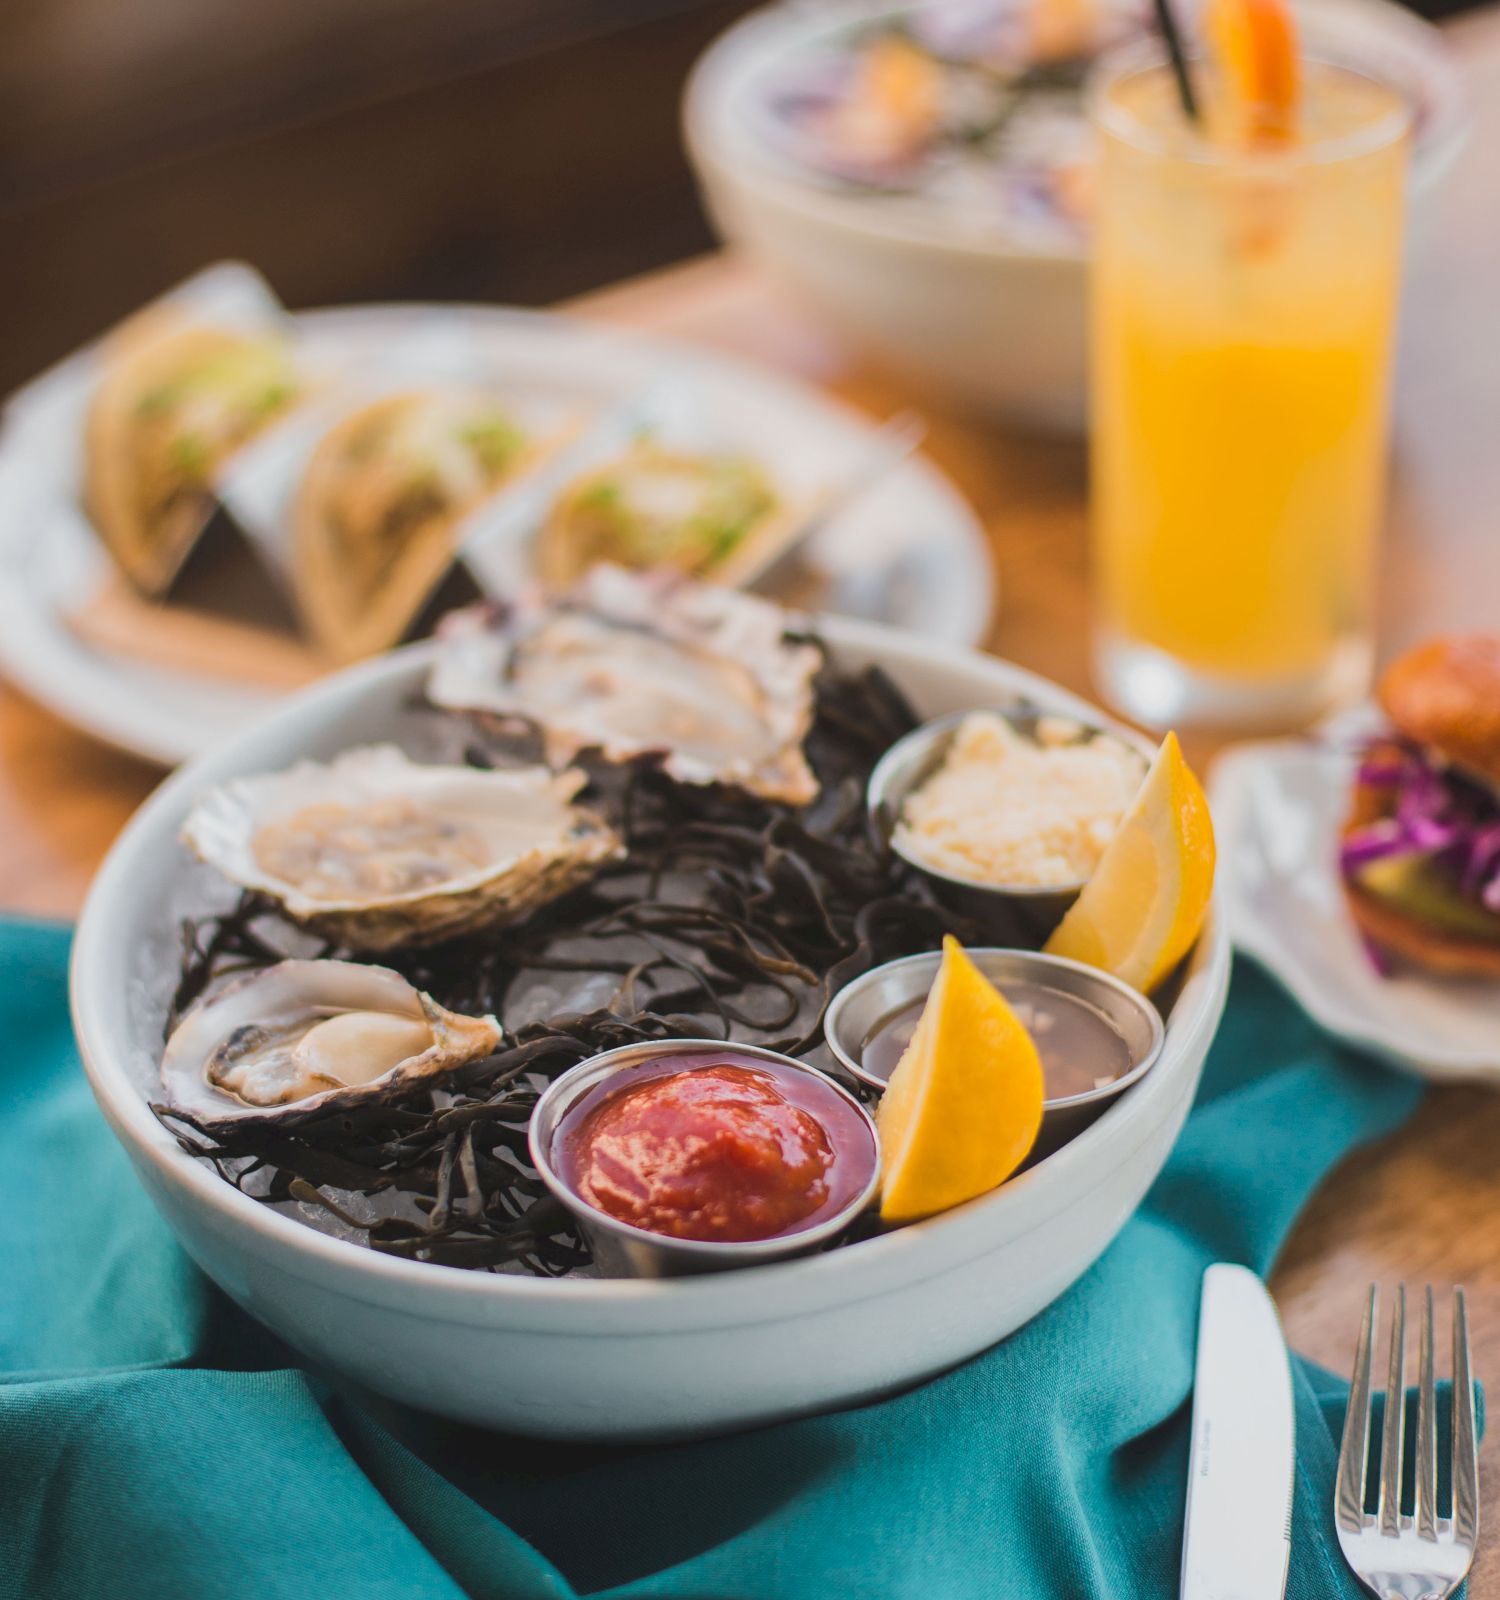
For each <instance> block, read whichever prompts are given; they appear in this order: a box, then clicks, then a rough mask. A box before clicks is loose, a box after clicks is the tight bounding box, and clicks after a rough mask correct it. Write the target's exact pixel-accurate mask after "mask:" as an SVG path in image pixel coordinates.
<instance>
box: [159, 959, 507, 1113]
mask: <svg viewBox="0 0 1500 1600" xmlns="http://www.w3.org/2000/svg"><path fill="white" fill-rule="evenodd" d="M499 1043H500V1024H499V1023H498V1022H496V1021H495V1019H494V1018H493V1017H468V1016H463V1015H461V1014H460V1013H458V1012H455V1011H449V1010H447V1009H446V1008H445V1007H443V1006H440V1005H439V1004H438V1003H437V1001H435V1000H434V999H433V998H432V997H431V995H427V994H423V993H422V992H421V990H419V989H415V988H413V987H412V985H411V984H409V983H408V982H407V981H406V979H405V978H403V977H402V976H401V975H400V973H398V972H392V971H391V970H390V968H388V967H373V966H365V965H364V964H362V963H361V962H357V961H280V962H277V963H276V965H275V966H271V967H263V968H261V969H260V970H259V971H258V972H253V973H251V974H250V975H249V976H248V977H244V978H240V979H237V980H236V981H235V982H233V983H230V984H228V985H226V986H225V987H224V988H222V989H220V990H218V991H217V992H216V993H214V994H211V995H209V996H208V997H207V998H206V999H204V1000H201V1001H200V1002H199V1003H198V1004H197V1005H196V1006H194V1007H193V1009H192V1010H191V1011H189V1012H188V1013H187V1015H186V1016H185V1017H183V1019H182V1021H181V1022H179V1023H178V1024H177V1026H176V1027H175V1028H174V1029H173V1030H172V1035H171V1037H170V1038H169V1039H168V1040H167V1046H166V1050H165V1052H164V1053H163V1055H162V1059H161V1081H162V1087H163V1089H164V1090H165V1093H166V1109H168V1110H171V1111H179V1112H183V1113H185V1114H187V1115H188V1116H190V1117H192V1118H193V1120H194V1121H195V1122H198V1123H201V1124H203V1125H204V1126H212V1125H213V1124H215V1123H225V1122H237V1121H242V1120H244V1119H245V1118H248V1117H274V1116H286V1115H288V1114H303V1113H306V1112H309V1111H314V1110H319V1109H328V1108H332V1107H336V1106H340V1105H352V1104H355V1103H357V1102H359V1101H361V1100H368V1099H371V1098H376V1097H378V1098H387V1099H388V1098H390V1097H392V1096H393V1095H395V1094H397V1093H399V1092H400V1091H402V1090H404V1089H407V1088H410V1087H411V1086H412V1085H413V1084H414V1083H416V1082H418V1081H419V1080H422V1079H429V1078H430V1079H436V1078H438V1077H440V1076H441V1075H443V1074H444V1073H447V1072H451V1071H454V1070H455V1069H456V1068H458V1067H461V1066H465V1065H467V1064H468V1063H469V1062H471V1061H481V1060H483V1059H484V1057H486V1056H488V1055H491V1054H493V1053H494V1051H495V1049H496V1047H497V1046H498V1044H499Z"/></svg>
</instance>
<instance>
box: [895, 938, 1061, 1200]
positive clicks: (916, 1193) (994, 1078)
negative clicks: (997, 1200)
mask: <svg viewBox="0 0 1500 1600" xmlns="http://www.w3.org/2000/svg"><path fill="white" fill-rule="evenodd" d="M1045 1098H1046V1091H1045V1089H1044V1088H1043V1083H1042V1062H1041V1057H1040V1056H1038V1054H1037V1048H1036V1046H1035V1045H1034V1044H1033V1043H1032V1041H1031V1036H1030V1035H1029V1034H1028V1033H1027V1032H1026V1030H1025V1028H1023V1027H1022V1026H1021V1024H1020V1021H1019V1020H1018V1019H1017V1017H1016V1014H1015V1012H1014V1011H1012V1010H1011V1008H1010V1007H1009V1006H1008V1005H1007V1004H1006V1003H1005V997H1004V996H1003V995H1002V994H1001V993H1000V991H999V990H998V989H997V988H996V987H995V986H994V984H992V983H991V982H990V981H989V979H988V978H986V977H985V976H984V974H983V973H982V972H980V970H979V968H978V967H976V966H975V965H974V963H973V962H972V961H971V960H970V959H969V957H968V955H967V954H966V953H965V951H964V949H963V947H962V946H961V945H960V944H959V942H958V941H957V940H956V939H954V938H952V937H949V938H946V939H944V940H943V964H942V966H941V967H939V968H938V975H937V981H936V982H935V983H934V984H933V986H932V991H931V993H930V994H929V995H928V997H927V1004H926V1006H925V1007H924V1008H923V1010H922V1016H921V1020H920V1021H919V1022H918V1023H917V1029H916V1032H915V1033H914V1034H913V1035H912V1041H911V1043H910V1044H909V1045H908V1046H907V1047H906V1051H905V1054H903V1055H902V1057H901V1060H900V1061H899V1062H898V1063H897V1066H896V1070H895V1071H894V1072H893V1073H892V1074H891V1081H890V1085H889V1086H888V1088H887V1089H886V1092H885V1097H884V1099H882V1100H881V1102H880V1108H879V1111H878V1112H877V1114H876V1121H877V1123H878V1125H879V1128H880V1142H881V1148H882V1150H883V1152H884V1158H883V1161H882V1168H881V1175H880V1215H881V1217H882V1218H883V1219H884V1220H885V1221H886V1222H915V1221H916V1220H917V1219H918V1218H919V1217H930V1216H932V1215H933V1214H934V1213H935V1212H938V1211H946V1210H948V1208H949V1207H950V1206H956V1205H961V1204H962V1203H963V1202H964V1201H965V1200H972V1199H973V1198H974V1197H975V1196H976V1195H981V1194H986V1193H988V1192H989V1190H991V1189H993V1188H995V1187H996V1185H998V1184H1001V1183H1004V1181H1005V1180H1006V1179H1007V1178H1008V1177H1009V1176H1010V1175H1011V1173H1013V1172H1014V1171H1015V1170H1016V1168H1017V1167H1018V1166H1020V1164H1021V1163H1022V1162H1023V1161H1024V1160H1025V1159H1026V1155H1027V1152H1028V1151H1029V1150H1030V1149H1031V1147H1032V1145H1033V1144H1035V1143H1036V1136H1037V1133H1038V1131H1039V1130H1040V1128H1041V1125H1042V1101H1043V1100H1044V1099H1045Z"/></svg>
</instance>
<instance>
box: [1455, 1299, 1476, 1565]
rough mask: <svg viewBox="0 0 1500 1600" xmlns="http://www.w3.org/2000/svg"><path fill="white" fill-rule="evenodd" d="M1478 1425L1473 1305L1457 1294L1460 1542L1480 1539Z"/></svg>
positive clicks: (1457, 1507)
mask: <svg viewBox="0 0 1500 1600" xmlns="http://www.w3.org/2000/svg"><path fill="white" fill-rule="evenodd" d="M1478 1450H1479V1446H1478V1435H1477V1433H1476V1430H1475V1426H1474V1374H1473V1371H1472V1369H1471V1368H1470V1366H1469V1305H1468V1301H1467V1300H1466V1299H1465V1298H1464V1292H1463V1290H1462V1289H1455V1290H1454V1291H1453V1529H1454V1532H1455V1534H1456V1535H1457V1536H1458V1538H1459V1539H1461V1540H1465V1541H1467V1542H1468V1543H1469V1544H1471V1545H1472V1544H1474V1543H1475V1542H1476V1541H1477V1540H1478V1538H1479V1454H1478Z"/></svg>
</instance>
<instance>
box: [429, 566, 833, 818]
mask: <svg viewBox="0 0 1500 1600" xmlns="http://www.w3.org/2000/svg"><path fill="white" fill-rule="evenodd" d="M792 622H793V619H792V617H791V616H790V615H789V614H788V613H787V612H785V611H783V610H782V609H781V607H779V606H777V605H773V604H772V603H771V602H770V601H768V600H760V599H755V598H752V597H751V596H749V595H744V594H737V593H735V592H733V591H732V590H729V589H723V588H719V587H717V586H715V585H713V584H706V583H697V582H694V581H693V580H691V579H687V578H682V577H680V576H678V575H676V574H671V573H664V572H660V571H658V572H652V573H648V574H645V575H636V574H632V573H628V572H626V571H625V570H624V569H623V568H621V567H616V566H611V565H607V564H606V565H600V566H596V567H594V568H593V569H592V570H591V571H590V572H589V573H588V574H587V575H586V576H585V577H584V578H583V579H582V580H581V581H580V582H579V583H578V584H577V585H576V586H575V587H573V588H572V589H570V590H569V591H568V592H567V593H566V594H564V595H562V596H560V597H558V598H555V599H551V600H545V599H542V598H541V597H540V596H529V597H527V598H526V599H524V600H522V601H521V602H519V603H517V604H516V605H514V606H510V607H502V608H496V607H486V606H481V607H474V608H471V609H469V610H466V611H460V612H456V613H454V614H453V615H452V616H450V617H448V618H446V619H445V620H444V622H443V624H442V626H441V628H440V629H439V651H438V658H437V662H436V664H435V666H434V668H433V671H432V674H431V676H430V678H429V679H428V685H427V695H428V698H429V699H430V700H431V701H432V702H433V703H434V704H435V705H439V706H444V707H447V708H448V709H450V710H459V711H471V712H480V713H486V714H489V715H492V716H494V717H497V718H499V719H500V720H502V721H504V722H514V723H521V724H532V725H534V726H535V727H537V728H539V729H540V730H541V733H542V737H543V741H544V744H545V747H546V752H547V759H548V760H549V761H550V762H552V763H553V764H554V765H561V764H562V763H563V762H566V761H570V760H571V759H572V758H573V757H574V756H575V755H576V754H577V753H578V752H579V751H581V750H588V749H597V750H599V751H600V753H601V754H602V755H603V756H604V758H605V759H606V760H609V761H627V760H630V759H632V758H633V757H635V756H641V755H648V754H660V755H661V756H662V757H663V766H664V768H665V770H666V771H667V772H668V773H670V774H671V775H672V776H673V777H674V778H677V779H679V780H680V781H681V782H683V783H726V784H732V785H734V786H735V787H737V788H741V789H745V790H748V791H749V792H750V793H751V794H757V795H760V796H762V797H763V798H764V799H767V800H781V801H785V802H786V803H788V804H790V805H806V804H808V803H809V802H810V801H812V800H814V799H816V797H817V793H818V783H817V779H816V778H815V777H814V776H813V773H812V769H811V768H810V767H809V766H808V764H807V758H806V757H805V756H804V754H803V751H802V741H803V740H804V739H805V738H806V736H807V731H808V729H809V727H811V725H812V716H813V694H812V681H813V676H814V674H815V673H816V672H817V670H818V667H819V665H820V663H821V660H822V654H821V652H820V651H819V650H818V649H817V647H816V646H814V645H812V644H809V643H804V642H797V641H794V640H792V639H789V638H788V637H787V631H788V627H789V626H790V625H791V624H792Z"/></svg>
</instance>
